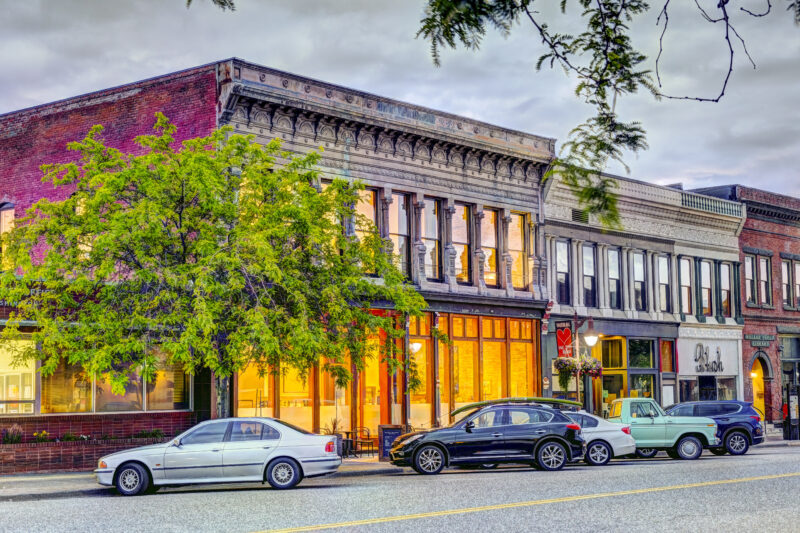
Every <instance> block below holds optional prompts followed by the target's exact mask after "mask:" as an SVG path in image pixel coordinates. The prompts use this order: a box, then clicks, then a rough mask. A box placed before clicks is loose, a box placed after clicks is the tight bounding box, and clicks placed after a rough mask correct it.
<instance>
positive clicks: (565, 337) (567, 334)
mask: <svg viewBox="0 0 800 533" xmlns="http://www.w3.org/2000/svg"><path fill="white" fill-rule="evenodd" d="M556 346H557V347H558V356H559V357H572V323H571V322H569V321H563V322H556Z"/></svg>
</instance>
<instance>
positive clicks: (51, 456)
mask: <svg viewBox="0 0 800 533" xmlns="http://www.w3.org/2000/svg"><path fill="white" fill-rule="evenodd" d="M159 442H163V441H162V440H159V439H123V440H106V441H86V442H83V441H74V442H44V443H28V444H0V475H4V474H21V473H32V472H40V473H45V472H68V471H87V470H94V469H95V468H97V461H98V460H99V459H100V458H101V457H103V456H104V455H108V454H110V453H114V452H118V451H121V450H127V449H129V448H135V447H137V446H146V445H148V444H157V443H159Z"/></svg>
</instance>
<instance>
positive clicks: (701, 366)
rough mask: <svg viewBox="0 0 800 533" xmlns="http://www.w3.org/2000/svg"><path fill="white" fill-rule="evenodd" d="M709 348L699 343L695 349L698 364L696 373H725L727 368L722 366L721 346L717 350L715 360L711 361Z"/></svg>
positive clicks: (695, 358) (695, 359) (695, 360)
mask: <svg viewBox="0 0 800 533" xmlns="http://www.w3.org/2000/svg"><path fill="white" fill-rule="evenodd" d="M708 351H709V350H708V346H703V343H701V342H698V343H697V346H695V347H694V362H695V363H697V366H696V367H695V371H697V372H724V371H725V368H724V367H723V366H722V350H721V349H720V347H719V346H717V349H716V356H717V358H716V359H715V360H711V358H710V357H709V353H708Z"/></svg>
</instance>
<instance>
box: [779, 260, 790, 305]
mask: <svg viewBox="0 0 800 533" xmlns="http://www.w3.org/2000/svg"><path fill="white" fill-rule="evenodd" d="M781 296H782V299H783V305H786V306H790V307H791V305H792V262H791V261H789V260H787V259H784V260H783V261H781Z"/></svg>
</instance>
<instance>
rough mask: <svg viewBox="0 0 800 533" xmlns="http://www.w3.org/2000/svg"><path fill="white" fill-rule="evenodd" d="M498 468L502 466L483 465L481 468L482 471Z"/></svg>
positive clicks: (495, 464)
mask: <svg viewBox="0 0 800 533" xmlns="http://www.w3.org/2000/svg"><path fill="white" fill-rule="evenodd" d="M498 466H500V464H499V463H483V464H482V465H481V466H480V468H481V470H494V469H495V468H497V467H498Z"/></svg>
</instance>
